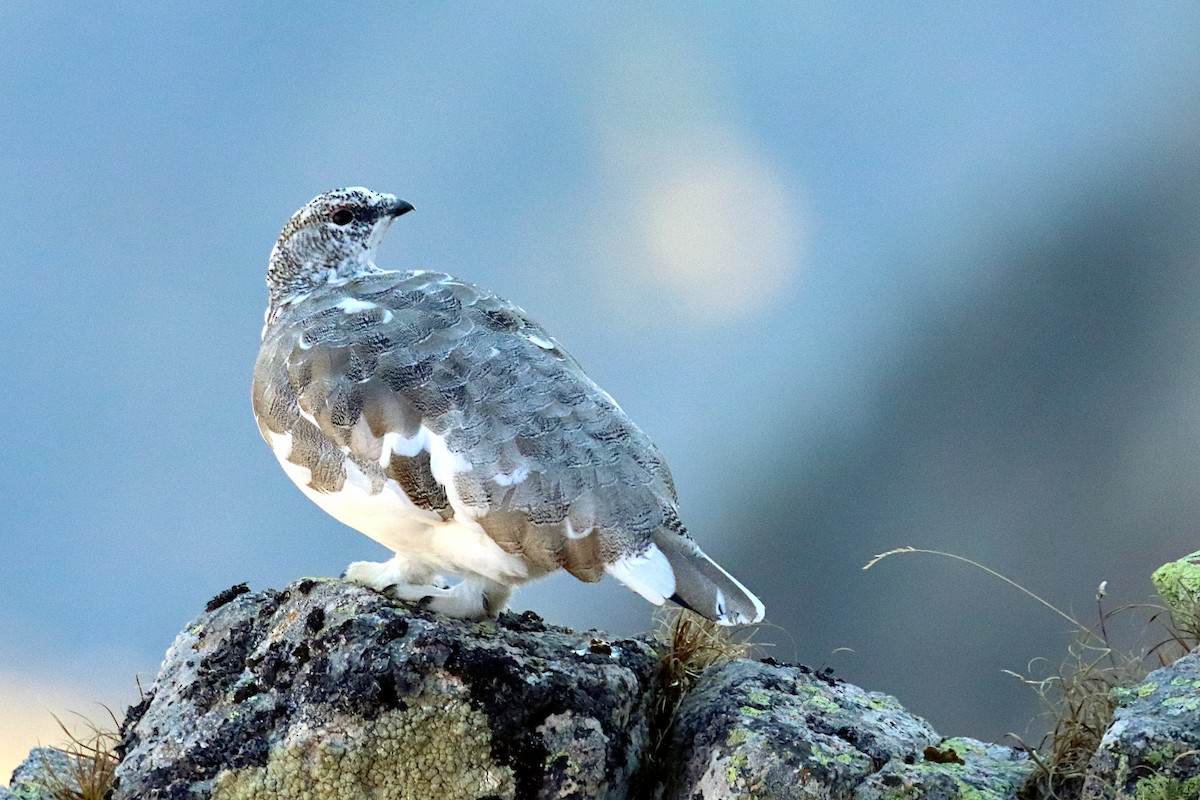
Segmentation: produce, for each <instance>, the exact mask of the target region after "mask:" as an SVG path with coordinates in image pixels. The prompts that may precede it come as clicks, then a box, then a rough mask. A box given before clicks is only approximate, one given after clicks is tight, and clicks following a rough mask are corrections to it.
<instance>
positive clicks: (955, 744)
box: [854, 738, 1036, 800]
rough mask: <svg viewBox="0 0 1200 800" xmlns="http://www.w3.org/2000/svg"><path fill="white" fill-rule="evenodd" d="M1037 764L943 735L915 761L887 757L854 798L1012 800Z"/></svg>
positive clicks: (1009, 752)
mask: <svg viewBox="0 0 1200 800" xmlns="http://www.w3.org/2000/svg"><path fill="white" fill-rule="evenodd" d="M1035 770H1036V765H1035V764H1034V763H1033V762H1032V761H1031V760H1030V759H1029V756H1028V755H1027V754H1025V753H1023V752H1021V751H1019V750H1015V749H1013V748H1011V747H1004V746H1003V745H998V744H986V743H984V742H979V741H976V740H974V739H967V738H953V739H944V740H942V741H941V742H940V743H938V744H937V745H936V746H935V747H929V748H926V749H925V750H924V751H922V753H921V754H920V755H919V756H917V757H916V758H914V759H910V758H908V757H906V758H903V759H899V760H892V761H889V762H888V763H887V764H885V765H884V766H883V768H882V769H880V770H879V771H878V772H876V773H875V774H873V775H871V776H869V777H867V779H866V780H864V781H863V782H862V783H861V784H860V785H859V786H858V787H857V788H856V789H855V792H854V798H855V800H918V798H919V799H920V800H1014V798H1016V797H1017V796H1018V794H1019V793H1020V792H1021V790H1022V789H1023V788H1024V787H1025V785H1026V784H1027V783H1028V782H1029V779H1030V777H1032V775H1033V773H1034V771H1035Z"/></svg>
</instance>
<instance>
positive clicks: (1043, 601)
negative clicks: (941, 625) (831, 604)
mask: <svg viewBox="0 0 1200 800" xmlns="http://www.w3.org/2000/svg"><path fill="white" fill-rule="evenodd" d="M908 553H921V554H924V555H927V556H941V557H942V558H952V559H954V560H955V561H961V562H963V563H964V564H970V565H971V566H972V567H975V568H976V569H981V570H983V571H984V572H986V573H987V574H988V575H991V576H992V577H994V578H999V579H1000V580H1002V581H1004V582H1005V583H1007V584H1008V585H1009V586H1011V587H1013V588H1014V589H1016V590H1017V591H1019V592H1024V593H1025V594H1027V595H1029V596H1030V597H1032V598H1033V599H1034V600H1036V601H1038V602H1039V603H1041V604H1042V605H1043V606H1045V607H1046V608H1048V609H1050V610H1051V611H1053V612H1054V613H1055V614H1058V615H1059V616H1060V617H1062V618H1063V619H1065V620H1066V621H1067V622H1069V623H1071V624H1072V625H1074V626H1075V627H1076V628H1083V627H1084V625H1083V623H1081V622H1080V621H1079V620H1077V619H1075V618H1074V617H1072V616H1071V615H1070V614H1068V613H1067V612H1065V611H1063V610H1062V609H1061V608H1059V607H1058V606H1056V605H1054V604H1053V603H1051V602H1050V601H1049V600H1046V599H1045V598H1043V597H1041V596H1039V595H1037V594H1034V593H1033V592H1031V591H1029V590H1028V589H1026V588H1025V587H1024V586H1022V585H1021V584H1019V583H1017V582H1016V581H1014V580H1013V579H1012V578H1009V577H1008V576H1006V575H1001V574H1000V573H999V572H997V571H996V570H994V569H992V568H991V567H985V566H984V565H983V564H980V563H979V562H978V561H972V560H971V559H969V558H967V557H966V556H960V555H958V554H957V553H947V552H945V551H944V550H923V549H921V548H919V547H897V548H896V549H895V550H888V551H887V552H886V553H879V554H878V555H876V556H875V557H874V558H872V559H871V560H870V561H868V562H867V563H866V564H864V565H863V569H864V570H868V569H870V568H871V567H873V566H875V565H876V564H878V563H879V562H880V561H883V560H884V559H885V558H890V557H891V556H899V555H906V554H908Z"/></svg>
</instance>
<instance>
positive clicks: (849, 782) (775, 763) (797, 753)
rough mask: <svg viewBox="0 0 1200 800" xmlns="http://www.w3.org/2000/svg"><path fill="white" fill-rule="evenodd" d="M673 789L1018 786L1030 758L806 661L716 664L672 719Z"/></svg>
mask: <svg viewBox="0 0 1200 800" xmlns="http://www.w3.org/2000/svg"><path fill="white" fill-rule="evenodd" d="M664 761H665V763H666V764H667V765H668V768H669V778H668V782H667V783H668V786H667V792H666V797H667V798H671V799H672V800H693V798H704V800H725V799H726V798H728V800H734V799H735V798H738V799H740V798H752V797H753V798H758V797H769V798H781V799H783V798H797V800H799V798H813V797H844V798H856V799H861V800H883V799H884V798H916V797H929V798H947V800H949V799H950V798H964V800H965V799H966V798H971V800H984V799H985V798H1004V797H1016V795H1017V792H1018V791H1019V790H1020V789H1021V787H1022V786H1023V785H1024V784H1025V783H1026V781H1027V780H1028V779H1029V777H1030V775H1031V773H1032V771H1033V765H1032V763H1031V762H1030V761H1029V760H1028V759H1027V758H1026V757H1025V756H1024V755H1021V754H1018V753H1017V752H1016V751H1014V750H1012V749H1011V748H1007V747H999V746H996V745H985V744H982V743H980V742H975V741H972V740H968V739H953V740H943V739H942V737H940V736H939V735H938V734H937V733H936V732H935V731H934V730H933V728H931V727H930V726H929V723H927V722H925V720H923V719H921V718H920V717H916V716H913V715H912V714H910V713H909V712H908V711H906V710H905V709H904V708H903V707H902V706H901V705H900V704H899V703H898V702H897V701H896V700H895V698H893V697H889V696H888V695H885V694H880V693H878V692H865V691H863V690H862V689H860V688H859V687H857V686H854V685H852V684H848V683H843V682H841V681H836V680H834V679H832V678H831V677H829V676H828V675H825V674H822V673H814V672H813V671H811V670H809V669H807V668H805V667H791V666H778V665H775V664H767V663H761V662H753V661H745V660H739V661H734V662H730V663H728V664H724V665H721V666H718V667H715V668H713V669H711V670H709V671H708V672H706V673H705V675H704V679H703V681H702V682H701V683H700V684H699V686H697V687H696V688H695V689H694V690H693V691H692V692H690V693H689V694H688V695H687V696H686V697H684V699H683V701H682V702H681V703H680V705H679V708H678V710H677V712H676V714H675V719H674V722H673V724H672V726H671V733H670V748H669V750H668V753H667V756H666V758H665V759H664Z"/></svg>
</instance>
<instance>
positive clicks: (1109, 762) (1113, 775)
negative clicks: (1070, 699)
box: [1083, 652, 1200, 800]
mask: <svg viewBox="0 0 1200 800" xmlns="http://www.w3.org/2000/svg"><path fill="white" fill-rule="evenodd" d="M1120 700H1121V704H1120V706H1119V707H1118V708H1117V711H1116V714H1115V715H1114V718H1113V723H1112V725H1111V726H1109V729H1108V732H1107V733H1105V735H1104V738H1103V739H1102V740H1101V742H1100V748H1099V750H1097V751H1096V755H1095V756H1093V757H1092V761H1091V764H1090V765H1089V768H1088V776H1087V780H1086V782H1085V783H1084V789H1083V796H1084V798H1086V799H1087V800H1115V798H1137V800H1149V799H1151V798H1155V799H1157V798H1164V799H1167V800H1169V799H1170V798H1178V799H1179V800H1191V799H1192V798H1195V797H1197V796H1200V654H1198V653H1195V652H1193V653H1192V654H1190V655H1186V656H1184V657H1183V658H1181V659H1179V660H1178V661H1176V662H1174V663H1173V664H1171V665H1170V666H1166V667H1163V668H1162V669H1157V670H1155V671H1154V672H1151V673H1150V674H1149V675H1148V676H1147V677H1146V679H1145V680H1144V681H1142V682H1141V683H1140V684H1139V685H1138V686H1137V687H1135V688H1134V689H1132V690H1121V697H1120Z"/></svg>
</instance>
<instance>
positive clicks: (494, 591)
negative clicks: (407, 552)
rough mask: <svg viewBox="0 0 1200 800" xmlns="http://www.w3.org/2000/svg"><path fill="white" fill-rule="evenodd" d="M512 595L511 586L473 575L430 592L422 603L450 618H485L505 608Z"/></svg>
mask: <svg viewBox="0 0 1200 800" xmlns="http://www.w3.org/2000/svg"><path fill="white" fill-rule="evenodd" d="M510 594H512V587H511V586H508V585H505V584H503V583H497V582H496V581H493V580H489V579H488V578H484V577H482V576H478V575H474V576H471V577H468V578H464V579H463V580H462V582H460V583H459V584H458V585H457V586H454V587H452V588H450V589H447V590H445V591H442V592H436V593H432V594H429V596H428V597H426V598H422V600H421V605H423V606H424V607H425V608H428V609H429V610H430V611H433V612H434V613H436V614H443V615H445V616H447V617H460V618H463V619H486V618H489V617H495V616H496V615H498V614H499V613H500V612H501V611H502V610H504V605H505V604H506V603H507V602H508V596H509V595H510Z"/></svg>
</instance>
